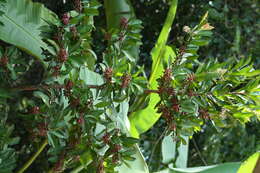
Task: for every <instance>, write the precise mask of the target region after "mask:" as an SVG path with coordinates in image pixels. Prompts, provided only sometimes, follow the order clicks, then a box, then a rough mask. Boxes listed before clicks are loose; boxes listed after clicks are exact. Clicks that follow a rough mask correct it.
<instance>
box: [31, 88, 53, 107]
mask: <svg viewBox="0 0 260 173" xmlns="http://www.w3.org/2000/svg"><path fill="white" fill-rule="evenodd" d="M33 95H34V96H35V97H38V98H40V99H42V101H43V103H44V104H46V105H47V106H48V107H50V99H49V97H48V96H47V95H46V94H44V93H43V92H40V91H35V92H34V93H33Z"/></svg>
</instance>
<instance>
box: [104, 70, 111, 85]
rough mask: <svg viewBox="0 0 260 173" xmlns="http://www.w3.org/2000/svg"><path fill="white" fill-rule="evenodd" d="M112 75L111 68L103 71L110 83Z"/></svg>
mask: <svg viewBox="0 0 260 173" xmlns="http://www.w3.org/2000/svg"><path fill="white" fill-rule="evenodd" d="M112 76H113V69H112V68H107V69H106V70H105V72H104V78H105V79H106V81H107V82H109V83H111V81H112Z"/></svg>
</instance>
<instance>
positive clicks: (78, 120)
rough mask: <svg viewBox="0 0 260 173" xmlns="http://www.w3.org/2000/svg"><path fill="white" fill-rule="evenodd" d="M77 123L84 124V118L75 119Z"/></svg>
mask: <svg viewBox="0 0 260 173" xmlns="http://www.w3.org/2000/svg"><path fill="white" fill-rule="evenodd" d="M77 123H78V124H83V123H84V117H83V116H82V115H81V116H80V117H79V118H78V119H77Z"/></svg>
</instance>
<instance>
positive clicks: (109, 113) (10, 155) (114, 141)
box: [0, 0, 260, 173]
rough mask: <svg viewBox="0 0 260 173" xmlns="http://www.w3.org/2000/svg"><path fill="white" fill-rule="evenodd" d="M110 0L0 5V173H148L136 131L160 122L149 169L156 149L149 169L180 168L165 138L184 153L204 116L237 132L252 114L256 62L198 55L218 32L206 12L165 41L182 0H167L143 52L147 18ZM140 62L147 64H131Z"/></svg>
mask: <svg viewBox="0 0 260 173" xmlns="http://www.w3.org/2000/svg"><path fill="white" fill-rule="evenodd" d="M110 3H111V4H110ZM117 3H118V2H116V1H105V2H104V4H102V3H101V2H98V1H97V0H82V1H81V0H74V1H68V2H66V3H65V4H63V1H57V2H55V3H54V4H55V8H54V4H52V2H51V1H46V2H45V4H46V6H47V7H48V8H49V9H47V8H46V7H45V6H44V5H43V4H42V3H36V2H32V1H31V0H20V1H17V0H7V1H4V0H1V1H0V22H1V25H0V40H1V42H0V81H1V83H0V124H1V125H0V139H1V141H0V172H13V171H15V172H19V173H22V172H25V171H26V172H84V171H87V172H97V173H103V172H107V173H109V172H111V173H112V172H117V171H118V172H126V171H130V172H138V171H139V172H148V168H147V166H146V163H145V160H144V159H143V156H142V154H141V152H140V150H139V147H138V145H137V142H138V141H139V140H138V139H137V138H138V137H139V136H140V135H141V134H142V133H144V132H146V131H147V130H149V129H150V128H152V127H153V126H154V124H155V123H156V122H159V123H161V126H162V127H164V128H163V131H162V132H161V134H160V135H161V136H160V138H159V139H158V142H160V140H161V139H162V138H163V137H164V136H165V138H164V139H165V140H163V141H164V142H163V143H162V146H163V147H162V158H161V156H160V154H157V156H159V157H157V158H159V159H161V160H162V162H163V164H162V163H161V161H159V162H158V163H159V165H157V164H153V162H154V161H155V162H156V159H154V160H153V155H154V152H155V150H156V147H157V146H158V145H157V144H156V145H154V146H155V147H154V149H153V150H151V155H152V156H151V157H150V162H151V163H152V166H151V170H158V169H161V168H166V167H168V164H169V165H171V166H172V167H181V166H180V165H184V167H185V165H186V162H187V161H182V163H180V161H179V160H180V158H181V155H182V153H180V150H176V153H175V151H174V154H173V155H172V153H170V155H169V153H167V150H169V148H168V147H167V145H168V143H167V144H166V142H165V141H166V140H168V139H170V142H169V144H170V146H173V145H175V147H176V148H178V147H184V148H185V147H186V148H187V146H188V145H187V143H188V139H189V137H191V136H193V134H194V132H198V131H200V130H201V129H203V127H204V126H205V125H206V124H207V123H209V122H211V123H212V124H213V125H214V126H215V128H217V129H219V128H222V127H235V128H237V127H238V126H241V124H242V125H243V124H244V123H246V122H248V121H249V120H250V119H255V121H257V119H259V105H260V100H259V92H260V88H259V86H260V85H259V80H260V78H259V74H260V70H257V69H256V66H254V64H253V61H252V59H253V58H243V59H241V57H238V58H233V57H232V56H231V55H228V56H227V57H230V58H226V59H225V61H222V59H218V58H216V57H218V56H216V57H214V58H213V56H212V55H211V56H209V58H206V59H203V56H206V55H207V56H208V55H209V53H206V52H208V51H207V50H205V47H203V46H207V45H208V44H209V41H210V39H211V38H212V29H214V27H213V26H211V25H210V24H209V23H208V13H205V14H204V15H203V16H202V18H201V19H200V20H197V22H196V24H195V23H193V22H191V26H188V25H189V23H188V22H187V23H188V24H187V23H185V26H184V27H181V28H182V30H183V31H182V32H177V33H178V34H180V35H181V36H176V35H175V37H174V38H175V39H173V40H170V41H169V38H170V37H171V35H172V33H170V29H171V26H172V24H173V20H174V18H175V13H176V9H177V4H178V1H177V0H172V1H171V2H170V9H169V11H168V14H167V17H166V21H165V23H164V24H163V28H162V30H161V32H160V34H158V39H157V42H156V43H155V40H153V42H152V43H155V46H154V47H153V49H152V51H151V56H149V55H148V54H147V51H143V50H144V49H145V45H147V44H148V43H146V42H145V41H144V46H143V47H141V49H140V53H139V46H140V45H142V40H141V39H142V35H141V33H140V32H141V30H142V29H143V26H146V24H147V23H146V22H147V21H146V20H144V25H142V21H141V20H137V19H136V18H135V15H134V14H133V11H132V10H133V9H134V8H133V7H131V6H129V1H121V2H120V3H123V5H122V4H121V5H122V6H126V8H127V10H129V11H127V12H126V14H122V11H123V12H125V11H124V10H122V9H120V8H121V7H122V6H120V4H117ZM154 3H156V1H154ZM117 6H118V7H120V8H118V10H122V11H116V9H117V8H116V7H117ZM57 7H61V8H60V9H59V8H57ZM103 7H105V10H106V11H105V12H104V11H103V10H104V9H103ZM110 7H113V8H110ZM134 7H135V6H134ZM51 10H52V11H51ZM114 11H116V12H118V13H114ZM99 12H101V14H99ZM210 13H212V12H210ZM114 14H115V15H114ZM137 14H138V13H137ZM177 14H178V13H177ZM98 15H99V16H101V17H103V18H102V20H103V21H100V22H99V21H98V20H97V19H100V17H99V18H96V16H98ZM104 16H106V21H107V23H108V26H107V27H105V26H104V23H105V22H104V20H105V18H104ZM177 19H178V20H181V19H180V16H179V17H178V16H177ZM187 20H188V19H187ZM177 24H178V23H177ZM155 29H157V28H155ZM143 31H145V29H143ZM157 31H158V30H157ZM158 32H159V31H158ZM237 32H239V31H238V30H237ZM143 36H144V37H143V40H144V39H145V36H146V35H145V34H143ZM156 38H157V37H156ZM152 39H154V38H152ZM237 39H238V38H237ZM147 40H149V39H147ZM254 41H255V40H253V41H252V42H253V43H254ZM238 42H239V41H238V40H237V41H236V43H237V44H236V45H239V43H238ZM172 43H175V44H172ZM151 45H152V44H151ZM211 46H213V45H211ZM201 47H202V48H201ZM207 49H208V48H207ZM203 50H204V51H203ZM241 50H243V51H244V49H241ZM234 51H236V53H238V51H240V49H239V48H238V47H235V48H234ZM253 52H254V51H253ZM211 53H212V52H211ZM200 54H203V56H202V57H201V56H200ZM223 54H224V55H227V54H226V53H225V52H224V53H223ZM139 55H140V57H139ZM144 55H145V56H144ZM252 55H255V54H253V53H252ZM142 57H146V58H148V57H149V59H151V60H152V61H151V66H152V67H151V68H149V64H148V66H146V67H144V66H140V65H138V63H139V62H140V61H142V60H141V59H142ZM147 68H149V70H145V69H147ZM147 74H149V75H148V76H149V77H147V76H146V75H147ZM160 117H161V119H160ZM158 120H159V121H158ZM155 127H156V126H155ZM157 135H158V134H156V135H155V136H157ZM148 136H149V135H148ZM166 138H167V139H166ZM209 140H210V139H209ZM144 142H146V141H144ZM147 142H148V143H149V141H147ZM142 146H143V150H146V149H147V148H145V145H142ZM148 149H149V147H148ZM178 151H179V152H178ZM249 153H250V154H252V153H251V150H250V151H249ZM148 154H149V152H148ZM228 161H229V160H228ZM212 163H214V162H212ZM237 166H239V165H238V163H237V165H236V167H235V169H237V168H238V167H237Z"/></svg>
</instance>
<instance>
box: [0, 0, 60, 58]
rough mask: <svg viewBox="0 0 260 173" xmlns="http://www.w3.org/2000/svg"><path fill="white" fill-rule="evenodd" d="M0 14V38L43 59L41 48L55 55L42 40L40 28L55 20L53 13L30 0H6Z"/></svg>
mask: <svg viewBox="0 0 260 173" xmlns="http://www.w3.org/2000/svg"><path fill="white" fill-rule="evenodd" d="M3 11H4V14H3V15H1V16H0V21H1V22H2V23H3V25H0V40H3V41H4V42H7V43H9V44H13V45H15V46H17V47H18V48H20V49H22V50H24V51H25V52H27V53H28V54H30V55H32V56H34V57H36V58H38V59H39V60H42V59H43V55H42V49H45V50H48V51H49V52H50V53H52V54H53V55H55V52H54V51H53V49H51V48H50V47H48V45H47V44H46V43H45V42H43V40H42V39H43V37H41V32H42V30H41V29H42V28H43V26H45V25H48V23H49V22H54V21H56V17H55V15H54V13H52V12H51V11H49V10H48V9H47V8H45V7H44V6H43V5H42V4H40V3H33V2H32V1H31V0H19V1H18V0H8V1H7V3H6V4H5V7H4V8H3Z"/></svg>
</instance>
